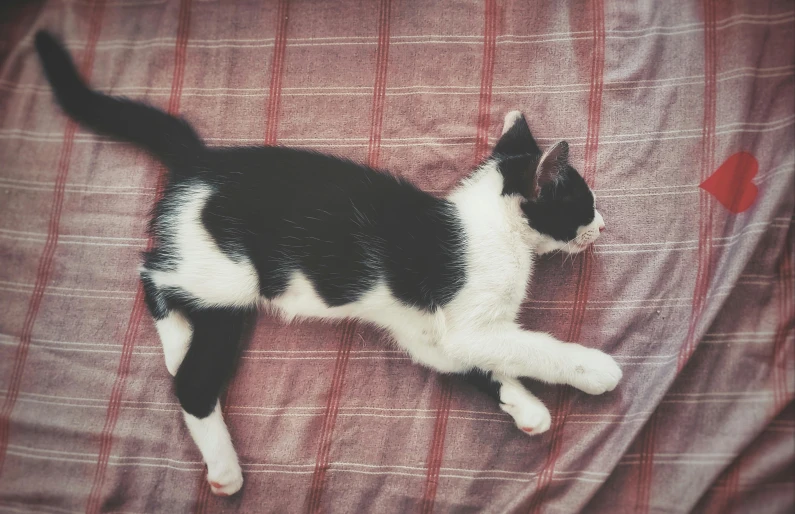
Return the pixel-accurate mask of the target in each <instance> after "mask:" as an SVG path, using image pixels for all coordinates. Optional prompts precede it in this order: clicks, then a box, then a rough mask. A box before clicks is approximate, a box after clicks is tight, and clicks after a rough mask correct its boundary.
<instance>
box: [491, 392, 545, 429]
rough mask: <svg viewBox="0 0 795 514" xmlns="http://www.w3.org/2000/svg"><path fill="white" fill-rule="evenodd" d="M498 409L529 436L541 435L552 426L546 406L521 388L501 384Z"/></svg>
mask: <svg viewBox="0 0 795 514" xmlns="http://www.w3.org/2000/svg"><path fill="white" fill-rule="evenodd" d="M500 408H501V409H502V410H503V411H505V412H507V413H508V414H509V415H510V416H511V417H512V418H513V420H514V422H515V423H516V426H517V427H519V430H521V431H522V432H524V433H526V434H529V435H536V434H543V433H544V432H546V431H547V430H549V427H550V425H551V424H552V417H551V416H550V414H549V410H548V409H547V408H546V406H545V405H544V404H543V403H542V402H541V400H539V399H538V398H536V397H535V396H533V395H532V394H531V393H530V392H529V391H527V390H526V389H525V388H524V387H522V386H514V385H512V384H505V383H503V384H502V387H500Z"/></svg>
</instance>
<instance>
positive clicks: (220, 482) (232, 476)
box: [207, 462, 243, 496]
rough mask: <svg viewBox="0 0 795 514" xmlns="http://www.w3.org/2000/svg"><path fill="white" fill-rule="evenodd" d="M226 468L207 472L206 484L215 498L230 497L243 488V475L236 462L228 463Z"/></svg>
mask: <svg viewBox="0 0 795 514" xmlns="http://www.w3.org/2000/svg"><path fill="white" fill-rule="evenodd" d="M228 464H229V465H228V466H227V467H224V468H221V469H218V468H213V469H211V470H209V471H208V473H207V474H208V477H207V483H208V484H210V490H211V491H212V492H213V494H214V495H216V496H232V495H233V494H235V493H236V492H238V491H239V490H240V488H241V487H243V473H242V472H241V470H240V466H239V465H238V464H237V462H234V463H231V462H230V463H228Z"/></svg>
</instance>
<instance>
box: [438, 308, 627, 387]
mask: <svg viewBox="0 0 795 514" xmlns="http://www.w3.org/2000/svg"><path fill="white" fill-rule="evenodd" d="M442 345H443V348H444V351H445V353H447V354H448V355H450V357H452V358H454V359H456V360H459V361H461V362H464V363H466V364H468V365H471V366H473V367H478V368H481V369H486V370H490V371H493V372H495V373H499V374H501V375H503V376H508V377H529V378H535V379H537V380H541V381H542V382H547V383H550V384H569V385H572V386H574V387H576V388H577V389H580V390H582V391H584V392H586V393H589V394H602V393H604V392H606V391H612V390H613V389H614V388H615V387H616V385H617V384H618V382H619V380H621V376H622V373H621V368H619V367H618V364H616V362H615V361H614V360H613V358H612V357H610V356H609V355H607V354H606V353H604V352H601V351H599V350H595V349H593V348H586V347H584V346H582V345H579V344H575V343H564V342H562V341H558V340H557V339H555V338H554V337H552V336H550V335H549V334H545V333H543V332H530V331H527V330H522V329H521V328H520V327H518V326H517V325H515V324H513V323H501V324H496V325H494V326H488V327H485V328H475V329H472V328H469V329H467V330H456V331H452V332H451V333H450V334H448V336H447V337H445V338H444V339H443V341H442Z"/></svg>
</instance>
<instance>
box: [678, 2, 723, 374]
mask: <svg viewBox="0 0 795 514" xmlns="http://www.w3.org/2000/svg"><path fill="white" fill-rule="evenodd" d="M716 16H717V15H716V12H715V4H714V2H713V1H712V0H704V122H703V129H702V141H703V142H702V152H701V175H700V179H701V180H702V181H703V180H706V178H707V177H709V176H710V175H711V174H712V172H713V171H714V167H715V145H716V141H715V124H716V103H717V30H716V26H715V24H716ZM711 198H712V197H711V196H710V194H709V193H707V192H706V191H701V193H700V196H699V214H700V215H699V239H698V240H699V244H698V267H697V269H696V283H695V287H694V290H693V306H692V310H691V315H690V323H689V325H688V329H687V336H686V338H685V342H684V345H683V347H682V349H681V350H680V352H679V356H678V359H677V371H681V370H682V369H683V368H684V366H685V365H686V364H687V361H688V360H689V359H690V356H691V355H692V354H693V352H694V351H695V347H696V343H697V341H696V330H697V328H698V322H699V321H700V319H701V314H702V312H703V310H704V306H705V301H706V293H707V290H708V289H709V282H710V260H711V257H712V201H711Z"/></svg>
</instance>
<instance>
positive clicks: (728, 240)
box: [0, 0, 795, 513]
mask: <svg viewBox="0 0 795 514" xmlns="http://www.w3.org/2000/svg"><path fill="white" fill-rule="evenodd" d="M537 4H543V5H537ZM2 12H3V13H4V16H5V13H8V14H7V16H8V17H7V18H5V19H0V28H1V29H2V30H0V195H1V196H0V259H2V265H0V395H2V400H1V401H2V408H0V512H28V511H32V512H92V513H93V512H135V513H140V512H215V511H239V512H400V513H403V512H423V513H430V512H494V513H502V512H511V513H513V512H517V513H528V512H533V513H545V512H579V511H585V512H605V513H622V512H709V513H713V512H714V513H718V512H720V513H723V512H732V513H733V512H736V513H745V512H755V513H756V512H762V513H768V512H773V513H775V512H790V511H791V510H792V509H793V507H795V478H793V477H795V403H794V402H793V398H795V329H794V328H793V325H794V324H795V271H793V270H794V269H795V260H794V259H795V256H794V255H793V250H794V248H793V245H795V241H794V240H793V237H795V236H793V233H794V232H795V229H794V228H793V212H794V211H795V194H793V188H794V187H795V148H794V147H793V144H792V142H793V140H795V6H793V4H792V2H789V1H786V0H781V1H778V0H776V1H770V2H757V1H753V0H731V1H726V2H724V1H717V0H703V1H700V2H697V1H693V2H653V3H652V2H648V3H645V4H644V5H637V4H636V3H628V2H615V1H605V0H587V1H581V2H570V3H568V4H565V5H564V4H561V3H555V2H520V1H509V0H478V1H476V0H458V1H445V2H409V1H405V0H404V1H397V0H394V1H393V0H381V1H380V2H371V3H368V2H349V1H347V0H346V1H341V2H317V1H311V0H307V1H301V2H299V1H295V0H292V1H291V0H279V1H278V2H258V1H254V0H248V1H239V2H224V3H223V4H222V3H221V2H207V1H202V2H199V1H190V0H180V1H176V0H175V1H173V2H172V1H166V0H142V1H136V2H133V1H129V0H70V1H64V0H61V1H54V0H53V1H38V2H31V3H29V4H28V5H26V6H24V7H17V8H14V9H9V10H7V11H2ZM0 18H3V16H0ZM39 28H48V29H50V30H52V31H54V32H56V33H57V34H59V35H60V36H61V37H62V38H63V39H64V40H65V41H66V42H67V44H68V46H69V47H70V49H71V50H72V52H73V53H74V55H75V59H76V62H77V63H78V64H79V65H80V66H81V69H82V71H83V72H84V73H85V74H86V75H87V76H90V77H91V81H92V82H93V84H95V85H96V86H97V87H98V88H100V89H101V90H103V91H108V92H111V93H114V94H119V95H125V96H129V97H132V98H140V99H145V100H147V101H149V102H151V103H153V104H155V105H158V106H160V107H162V108H164V109H167V110H168V111H169V112H172V113H180V114H182V115H183V116H185V117H187V118H188V119H189V120H190V121H191V122H192V123H193V124H194V125H195V126H196V128H197V130H198V131H199V132H200V133H201V134H202V135H203V136H205V137H206V139H207V140H208V142H209V143H210V144H214V145H233V144H261V143H262V142H263V141H264V142H266V143H268V144H284V145H291V146H301V147H308V148H314V149H317V150H320V151H324V152H331V153H335V154H338V155H341V156H345V157H349V158H352V159H356V160H359V161H363V162H369V163H370V164H372V165H375V166H382V167H385V168H388V169H391V170H393V171H395V172H396V173H399V174H401V175H403V176H405V177H407V178H410V179H412V180H414V181H415V182H416V183H418V184H419V185H420V186H421V187H423V188H424V189H427V190H429V191H431V192H433V193H434V194H440V195H441V194H444V193H446V192H447V191H449V190H450V188H451V187H453V185H454V184H455V183H456V182H457V181H458V180H460V179H461V178H462V177H464V176H466V174H467V173H468V172H469V171H470V169H471V166H472V165H473V162H474V161H476V160H478V159H480V158H482V157H483V156H484V155H486V154H487V152H488V150H489V148H490V146H491V145H493V143H494V141H495V139H496V137H497V136H498V134H499V130H500V127H501V124H502V117H503V115H504V114H505V113H506V112H508V111H509V110H512V109H521V110H522V111H524V112H525V113H526V114H527V117H528V119H529V121H530V125H531V128H532V129H533V131H534V132H535V134H536V136H537V138H538V140H539V142H540V143H541V144H542V146H547V145H549V144H551V143H552V142H554V141H556V140H559V139H566V140H568V141H569V143H570V145H571V148H572V154H573V158H574V160H575V163H576V165H577V166H578V168H579V169H580V170H581V171H582V172H583V175H584V176H585V178H586V179H587V180H588V182H589V183H590V184H591V185H592V186H593V188H594V190H595V192H596V195H597V201H598V203H599V205H600V211H601V212H602V213H603V214H604V216H605V219H606V223H607V231H606V232H605V233H604V236H603V237H602V238H601V239H600V240H599V243H598V244H597V245H596V247H595V249H594V252H593V253H592V254H589V255H582V256H579V257H577V258H576V259H571V258H569V259H567V260H566V259H563V258H562V257H559V256H552V257H548V258H547V257H545V258H543V259H540V261H539V265H538V270H537V273H536V277H535V280H534V283H533V286H532V289H531V293H530V295H529V297H528V300H527V302H526V304H525V308H524V309H523V312H522V322H523V324H525V325H526V326H527V327H528V328H533V329H537V330H545V331H549V332H551V333H553V334H555V335H556V336H557V337H559V338H562V339H568V340H572V341H578V342H581V343H582V344H585V345H588V346H592V347H597V348H600V349H603V350H605V351H607V352H609V353H611V354H612V355H614V356H615V357H616V359H617V360H618V361H619V363H620V364H621V365H622V367H623V369H624V371H625V379H624V381H623V383H622V384H621V385H620V387H619V388H618V389H617V390H616V391H614V392H613V393H610V394H607V395H604V396H601V397H588V396H586V395H584V394H581V393H579V392H577V391H574V390H572V389H567V388H558V387H548V386H544V385H541V384H537V383H532V382H528V386H529V387H530V388H531V389H532V390H533V391H534V392H535V393H536V394H537V395H538V396H539V397H540V398H542V399H543V400H544V401H545V402H546V404H547V405H548V406H549V407H550V410H551V411H552V415H553V426H552V429H551V430H550V431H549V432H548V433H546V434H544V435H543V436H539V437H535V438H530V437H527V436H526V435H524V434H523V433H521V432H520V431H518V430H517V429H516V428H515V427H514V426H513V424H512V422H511V420H510V418H509V417H508V416H507V415H505V414H503V413H502V412H501V411H500V410H499V408H498V407H497V405H495V404H494V402H493V401H492V400H491V399H489V398H487V397H485V396H484V395H482V394H479V393H478V392H476V391H474V390H473V389H471V388H470V387H469V386H467V385H464V384H461V383H460V382H458V381H456V380H455V379H452V378H450V377H440V376H439V375H437V374H435V373H432V372H430V371H427V370H424V369H420V368H418V367H415V366H413V365H412V364H411V362H410V361H409V359H408V358H407V357H406V356H405V355H404V354H402V353H400V352H399V351H397V350H395V348H394V347H392V346H390V345H389V343H388V341H387V340H386V339H385V338H384V336H383V334H381V333H379V332H377V331H375V330H373V329H371V328H369V327H367V326H363V325H360V324H356V323H346V324H342V325H338V326H333V325H324V324H319V323H303V324H296V325H292V326H284V325H282V324H280V323H279V322H278V321H276V320H274V319H272V318H270V317H267V316H263V317H262V319H261V320H260V323H259V326H258V327H257V330H256V331H255V333H254V336H253V338H252V341H251V342H250V344H249V345H248V347H247V348H246V349H245V351H244V352H243V354H242V358H241V365H240V370H239V372H238V375H237V376H236V377H235V379H234V382H233V383H232V385H231V386H230V388H229V391H228V392H227V394H226V395H225V401H224V411H225V412H226V417H227V420H228V424H229V427H230V431H231V433H232V437H233V438H234V440H235V441H236V446H237V448H238V450H239V453H240V457H241V462H242V466H243V470H244V474H245V479H246V483H245V485H244V488H243V491H242V492H241V494H240V495H237V496H235V497H232V498H227V499H220V498H216V497H214V496H212V495H211V494H210V492H209V489H208V487H207V486H206V484H205V481H204V473H205V471H204V466H203V464H202V463H201V461H200V456H199V454H198V452H197V450H196V449H195V447H194V445H193V442H192V441H191V440H190V437H189V436H188V434H187V432H186V429H185V427H184V426H183V423H182V419H181V415H180V412H179V405H178V404H177V402H176V400H175V398H174V396H173V392H172V386H171V381H170V377H169V376H168V373H167V372H166V369H165V366H164V364H163V356H162V351H161V350H160V346H159V342H158V340H157V337H156V333H155V330H154V327H153V324H152V322H151V320H150V319H149V317H148V315H146V312H145V309H144V306H143V303H142V301H141V292H140V290H139V286H138V282H137V276H136V271H135V270H136V267H137V265H138V262H139V255H140V252H141V251H142V250H144V249H145V248H146V247H147V245H148V244H149V242H148V240H147V236H146V233H145V226H146V219H147V213H148V211H149V209H150V208H151V206H152V203H153V202H154V200H155V198H156V197H157V195H158V194H159V190H160V188H161V187H162V183H161V182H162V181H161V174H162V167H161V166H160V165H159V164H157V163H155V162H154V161H152V160H151V159H150V158H149V157H148V156H146V155H144V154H143V153H141V152H140V151H137V150H135V149H133V148H131V147H129V146H127V145H125V144H121V143H119V142H117V141H114V140H110V139H107V138H104V137H100V136H97V135H94V134H92V133H90V132H87V131H85V130H83V129H82V128H79V127H77V126H75V125H74V124H72V123H71V122H69V121H68V120H67V119H66V118H65V117H64V116H63V115H62V114H61V113H60V111H59V110H58V108H57V106H56V105H55V104H54V103H53V100H52V96H51V93H50V91H49V88H48V86H47V85H46V83H45V81H44V78H43V76H42V73H41V70H40V68H39V65H38V63H37V62H36V60H35V58H34V55H33V52H32V34H33V33H34V32H35V30H37V29H39ZM737 152H749V153H751V154H752V155H754V157H755V158H756V159H757V160H758V163H759V172H758V174H757V175H756V176H755V177H754V178H753V184H754V185H756V187H757V188H758V191H759V193H758V197H757V199H756V201H755V202H754V204H753V205H752V206H751V207H750V208H749V209H748V210H746V211H744V212H742V213H739V214H733V213H731V212H729V211H728V210H727V209H725V208H724V207H723V206H722V204H721V203H720V202H718V201H716V199H715V198H713V197H712V196H711V194H710V193H708V192H707V191H705V190H704V189H700V188H699V184H700V183H701V182H702V181H704V180H705V179H706V178H707V177H709V176H711V175H712V173H713V172H714V171H715V170H716V169H717V168H718V167H719V166H720V164H721V163H723V162H724V161H726V159H728V158H729V157H730V156H731V155H733V154H735V153H737Z"/></svg>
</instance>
